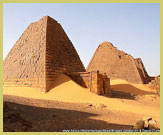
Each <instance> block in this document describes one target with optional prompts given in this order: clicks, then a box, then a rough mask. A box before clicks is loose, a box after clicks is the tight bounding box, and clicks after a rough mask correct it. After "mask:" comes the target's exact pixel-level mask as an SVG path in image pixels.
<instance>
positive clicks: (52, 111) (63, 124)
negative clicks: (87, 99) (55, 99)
mask: <svg viewBox="0 0 163 135" xmlns="http://www.w3.org/2000/svg"><path fill="white" fill-rule="evenodd" d="M4 103H5V104H7V105H8V108H10V109H9V110H10V112H7V110H6V109H4V122H3V125H4V126H3V129H4V132H11V131H17V130H16V129H17V127H23V126H24V125H25V124H24V123H22V124H20V122H19V120H17V119H15V123H14V126H13V123H11V122H10V119H11V117H10V118H9V117H6V113H10V114H12V109H11V108H13V107H14V108H16V112H18V113H19V114H21V117H23V118H25V121H28V123H30V126H28V127H27V128H26V130H25V131H26V132H62V131H63V130H71V129H77V130H79V129H91V130H96V129H97V130H100V129H101V130H102V129H133V126H131V125H122V124H116V123H108V122H106V121H103V120H95V119H92V118H90V117H95V116H98V114H94V113H88V112H82V111H76V110H66V109H56V108H42V107H35V106H29V105H22V104H17V103H12V102H8V101H5V102H4ZM14 111H15V110H14ZM18 122H19V123H18ZM19 131H20V132H22V129H20V128H19Z"/></svg>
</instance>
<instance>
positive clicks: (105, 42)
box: [99, 41, 116, 48]
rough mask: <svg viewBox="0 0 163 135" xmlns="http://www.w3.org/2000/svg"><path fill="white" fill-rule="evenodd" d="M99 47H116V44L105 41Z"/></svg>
mask: <svg viewBox="0 0 163 135" xmlns="http://www.w3.org/2000/svg"><path fill="white" fill-rule="evenodd" d="M99 47H114V46H113V44H112V43H111V42H108V41H104V42H102V43H101V44H100V45H99ZM114 48H116V47H114Z"/></svg>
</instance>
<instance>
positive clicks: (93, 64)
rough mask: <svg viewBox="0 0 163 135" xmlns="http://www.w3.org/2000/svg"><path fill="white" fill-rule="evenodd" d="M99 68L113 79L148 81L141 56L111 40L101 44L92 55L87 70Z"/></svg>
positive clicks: (137, 81)
mask: <svg viewBox="0 0 163 135" xmlns="http://www.w3.org/2000/svg"><path fill="white" fill-rule="evenodd" d="M94 70H99V71H100V72H102V73H104V72H105V73H106V74H107V75H108V77H109V78H111V79H123V80H127V81H129V82H133V83H148V81H150V77H149V76H148V74H147V72H146V70H145V68H144V65H143V63H142V61H141V59H140V58H137V59H134V58H133V57H132V56H131V55H128V54H126V53H125V52H123V51H120V50H118V49H117V48H116V47H114V46H113V45H112V43H110V42H104V43H102V44H100V45H99V47H98V48H97V50H96V52H95V53H94V56H93V57H92V59H91V61H90V63H89V65H88V67H87V71H94Z"/></svg>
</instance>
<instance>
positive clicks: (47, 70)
mask: <svg viewBox="0 0 163 135" xmlns="http://www.w3.org/2000/svg"><path fill="white" fill-rule="evenodd" d="M79 71H80V72H84V71H85V68H84V66H83V64H82V62H81V60H80V58H79V56H78V54H77V52H76V50H75V48H74V47H73V45H72V43H71V41H70V40H69V38H68V36H67V35H66V33H65V32H64V30H63V28H62V27H61V25H60V24H59V23H58V22H57V21H55V20H54V19H52V18H50V17H49V16H45V17H43V18H42V19H40V20H39V21H38V22H35V23H32V24H30V25H29V27H28V28H27V29H26V30H25V32H24V33H23V34H22V35H21V37H20V38H19V40H18V41H17V42H16V43H15V45H14V47H13V48H12V49H11V51H10V52H9V54H8V56H7V57H6V59H5V60H4V65H3V83H4V86H13V85H14V86H30V87H36V88H40V89H41V90H42V91H44V92H46V91H49V90H50V89H51V88H52V87H53V82H54V80H55V78H56V77H57V75H58V74H61V73H66V72H79Z"/></svg>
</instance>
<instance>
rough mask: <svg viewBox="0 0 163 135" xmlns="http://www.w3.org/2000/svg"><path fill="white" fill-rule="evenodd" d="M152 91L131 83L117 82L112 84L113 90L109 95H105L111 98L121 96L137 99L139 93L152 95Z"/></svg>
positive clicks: (121, 97)
mask: <svg viewBox="0 0 163 135" xmlns="http://www.w3.org/2000/svg"><path fill="white" fill-rule="evenodd" d="M150 94H152V92H148V91H144V90H141V89H138V88H136V87H134V86H132V85H130V84H117V85H112V86H111V92H110V94H109V95H104V96H105V97H110V98H120V99H129V100H135V99H136V96H138V95H150Z"/></svg>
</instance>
